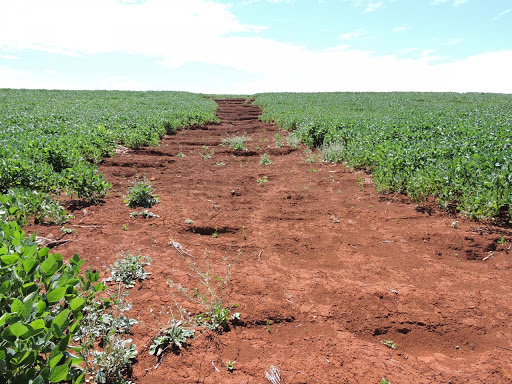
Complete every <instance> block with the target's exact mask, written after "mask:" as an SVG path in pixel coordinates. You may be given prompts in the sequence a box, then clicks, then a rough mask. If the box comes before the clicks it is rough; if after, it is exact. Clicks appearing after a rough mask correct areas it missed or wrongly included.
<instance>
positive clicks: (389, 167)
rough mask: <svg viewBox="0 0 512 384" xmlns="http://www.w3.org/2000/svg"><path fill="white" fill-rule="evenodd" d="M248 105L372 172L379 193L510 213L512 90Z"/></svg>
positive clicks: (294, 96) (264, 97)
mask: <svg viewBox="0 0 512 384" xmlns="http://www.w3.org/2000/svg"><path fill="white" fill-rule="evenodd" d="M254 103H255V104H256V105H258V106H260V107H262V109H263V114H262V115H261V116H260V119H261V120H262V121H263V122H275V123H276V124H277V125H278V126H279V127H280V128H283V129H286V130H291V131H293V132H292V133H291V135H290V136H292V135H293V138H294V139H295V140H299V141H302V142H303V143H304V144H306V145H307V146H309V147H322V148H323V149H324V159H325V160H327V161H333V162H339V161H343V162H345V163H346V164H347V166H348V167H349V168H350V169H362V170H365V171H369V172H371V173H372V174H373V176H374V177H373V180H374V186H375V187H376V188H377V190H379V191H383V192H386V191H394V192H405V193H407V194H409V195H410V196H411V198H413V199H415V200H423V199H426V198H428V197H429V196H436V197H437V199H438V202H439V205H440V206H441V207H443V208H448V207H451V206H456V207H457V209H458V210H459V212H460V213H461V214H462V215H464V216H468V217H472V218H476V219H484V218H487V219H496V218H497V217H501V216H502V215H503V214H507V213H508V219H509V220H510V219H511V218H512V217H511V216H512V215H511V214H512V204H511V203H512V200H511V198H510V196H512V178H511V177H510V175H511V174H512V163H511V162H510V161H509V157H510V152H511V151H512V142H511V141H510V137H511V135H512V128H511V127H512V95H503V94H481V93H466V94H459V93H421V92H403V93H341V92H340V93H267V94H265V93H263V94H258V95H256V97H255V102H254Z"/></svg>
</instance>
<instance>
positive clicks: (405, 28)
mask: <svg viewBox="0 0 512 384" xmlns="http://www.w3.org/2000/svg"><path fill="white" fill-rule="evenodd" d="M408 29H409V26H408V25H407V24H405V25H401V26H399V27H394V28H393V32H403V31H406V30H408Z"/></svg>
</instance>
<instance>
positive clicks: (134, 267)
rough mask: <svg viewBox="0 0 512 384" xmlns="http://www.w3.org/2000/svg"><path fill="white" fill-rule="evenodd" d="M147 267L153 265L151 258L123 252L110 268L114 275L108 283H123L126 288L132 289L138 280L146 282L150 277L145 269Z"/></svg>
mask: <svg viewBox="0 0 512 384" xmlns="http://www.w3.org/2000/svg"><path fill="white" fill-rule="evenodd" d="M146 265H151V259H150V258H149V257H147V256H146V257H143V256H141V255H140V254H137V255H132V254H130V253H124V252H121V254H120V257H119V258H118V259H117V260H116V261H114V263H113V264H112V265H111V266H110V271H111V273H112V275H111V276H110V277H109V278H108V279H107V281H118V282H122V283H123V285H124V286H125V287H126V288H132V287H134V286H135V283H136V282H137V280H145V279H146V277H147V276H148V273H147V272H146V270H145V269H144V267H145V266H146Z"/></svg>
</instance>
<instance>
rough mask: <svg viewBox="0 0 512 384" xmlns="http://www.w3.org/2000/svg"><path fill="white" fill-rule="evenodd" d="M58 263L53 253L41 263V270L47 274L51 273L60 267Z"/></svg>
mask: <svg viewBox="0 0 512 384" xmlns="http://www.w3.org/2000/svg"><path fill="white" fill-rule="evenodd" d="M58 267H59V266H58V264H57V263H56V262H55V258H54V257H53V255H49V256H48V258H47V259H46V260H45V261H43V262H42V263H41V270H42V271H43V272H44V273H45V274H47V275H51V274H53V272H55V271H56V270H57V269H58Z"/></svg>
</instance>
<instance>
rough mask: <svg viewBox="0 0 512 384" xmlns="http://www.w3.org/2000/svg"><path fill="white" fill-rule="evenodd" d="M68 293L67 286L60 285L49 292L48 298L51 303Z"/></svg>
mask: <svg viewBox="0 0 512 384" xmlns="http://www.w3.org/2000/svg"><path fill="white" fill-rule="evenodd" d="M65 294H66V287H58V288H55V289H53V290H51V291H50V292H48V293H47V295H46V299H47V300H48V302H49V303H57V302H59V301H60V300H61V299H62V298H63V297H64V295H65Z"/></svg>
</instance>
